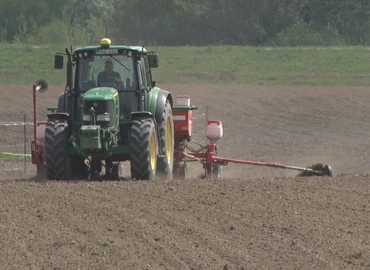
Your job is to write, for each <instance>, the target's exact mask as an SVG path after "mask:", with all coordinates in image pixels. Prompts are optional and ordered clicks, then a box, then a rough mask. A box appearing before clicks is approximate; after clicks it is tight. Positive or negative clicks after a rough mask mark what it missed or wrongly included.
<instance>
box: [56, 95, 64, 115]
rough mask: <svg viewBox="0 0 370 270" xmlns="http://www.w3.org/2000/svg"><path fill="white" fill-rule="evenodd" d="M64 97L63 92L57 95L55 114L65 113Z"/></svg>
mask: <svg viewBox="0 0 370 270" xmlns="http://www.w3.org/2000/svg"><path fill="white" fill-rule="evenodd" d="M65 96H66V93H64V92H63V93H61V94H60V95H59V97H58V109H57V112H65Z"/></svg>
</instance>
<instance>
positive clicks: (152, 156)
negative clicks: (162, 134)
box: [150, 133, 157, 171]
mask: <svg viewBox="0 0 370 270" xmlns="http://www.w3.org/2000/svg"><path fill="white" fill-rule="evenodd" d="M156 155H157V153H156V151H155V136H154V133H153V134H152V136H150V166H151V168H152V170H153V171H154V169H155V157H156Z"/></svg>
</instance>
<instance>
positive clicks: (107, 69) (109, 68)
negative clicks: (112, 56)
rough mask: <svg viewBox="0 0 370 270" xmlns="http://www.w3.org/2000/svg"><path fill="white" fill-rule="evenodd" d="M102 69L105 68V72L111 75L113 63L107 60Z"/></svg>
mask: <svg viewBox="0 0 370 270" xmlns="http://www.w3.org/2000/svg"><path fill="white" fill-rule="evenodd" d="M104 68H105V72H107V73H111V72H112V71H113V62H112V61H111V60H107V61H106V62H105V66H104Z"/></svg>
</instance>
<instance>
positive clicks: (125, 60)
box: [76, 55, 136, 92]
mask: <svg viewBox="0 0 370 270" xmlns="http://www.w3.org/2000/svg"><path fill="white" fill-rule="evenodd" d="M133 63H134V62H133V57H129V56H126V55H91V56H89V57H81V58H78V60H77V74H76V75H77V76H76V86H78V87H79V90H80V91H83V92H85V91H87V90H89V89H91V88H94V87H102V86H108V87H114V88H116V89H117V90H135V89H136V79H135V69H134V64H133Z"/></svg>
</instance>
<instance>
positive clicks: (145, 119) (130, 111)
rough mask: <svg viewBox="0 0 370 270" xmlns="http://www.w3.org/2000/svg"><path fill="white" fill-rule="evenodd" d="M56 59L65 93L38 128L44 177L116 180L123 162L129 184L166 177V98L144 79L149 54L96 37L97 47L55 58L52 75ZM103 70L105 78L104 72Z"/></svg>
mask: <svg viewBox="0 0 370 270" xmlns="http://www.w3.org/2000/svg"><path fill="white" fill-rule="evenodd" d="M64 56H66V58H67V61H66V70H67V81H66V87H65V91H64V92H63V93H62V94H61V95H60V96H59V99H58V106H57V107H55V108H51V111H52V112H51V113H50V114H48V120H47V124H46V128H45V164H46V174H47V177H48V179H56V180H69V179H79V178H95V177H99V176H103V177H104V175H102V173H103V170H102V169H103V168H105V170H104V171H105V174H106V176H109V177H111V176H113V177H117V176H118V175H117V172H118V170H119V168H118V167H119V163H120V162H123V161H129V162H130V167H131V177H132V178H133V179H137V180H151V179H154V178H155V177H156V176H157V177H161V178H166V179H171V178H172V170H173V155H174V125H173V116H172V106H173V100H172V96H171V94H170V93H169V92H168V91H164V90H162V89H160V88H158V87H156V86H155V81H154V80H153V78H152V72H151V69H152V68H156V67H158V56H157V54H156V53H154V52H147V50H146V49H145V48H143V47H136V46H114V45H112V42H111V40H110V39H108V38H104V39H102V40H101V42H100V45H99V46H87V47H82V48H77V49H76V50H74V51H72V50H69V49H67V48H66V49H65V53H57V54H56V55H55V58H54V67H55V68H56V69H63V66H64ZM108 64H113V65H112V66H113V67H114V70H113V73H109V72H107V71H104V68H105V66H106V65H108ZM112 66H111V68H112ZM100 73H102V74H100ZM99 74H100V75H99ZM117 74H119V75H117ZM113 77H114V78H113ZM102 78H105V79H104V80H103V79H102ZM108 79H111V80H110V81H109V80H108Z"/></svg>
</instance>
